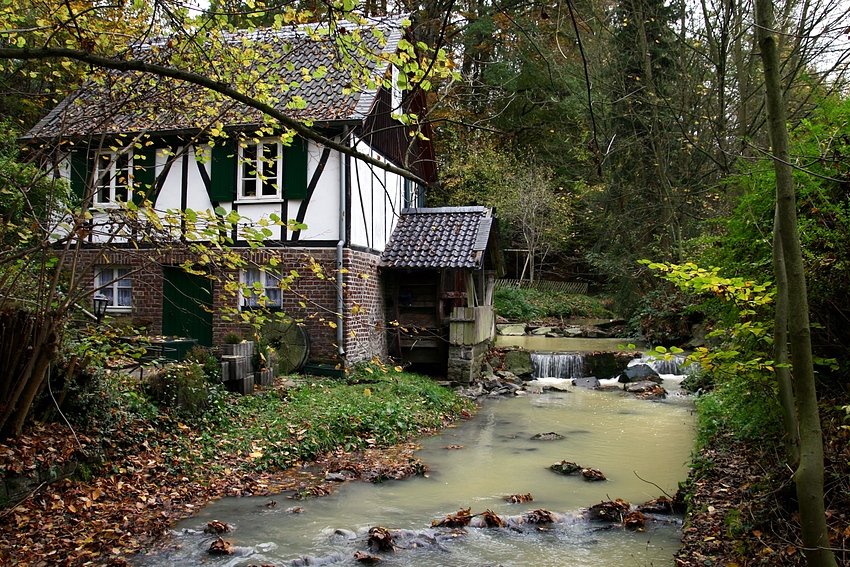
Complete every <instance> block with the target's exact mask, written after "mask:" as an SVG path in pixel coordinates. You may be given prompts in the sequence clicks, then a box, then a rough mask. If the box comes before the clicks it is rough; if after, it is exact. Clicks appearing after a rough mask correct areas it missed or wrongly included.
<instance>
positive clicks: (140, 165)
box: [133, 146, 156, 205]
mask: <svg viewBox="0 0 850 567" xmlns="http://www.w3.org/2000/svg"><path fill="white" fill-rule="evenodd" d="M155 182H156V148H155V147H154V146H146V147H144V148H142V149H141V150H138V151H136V152H135V154H134V155H133V202H134V203H136V204H137V205H141V204H142V201H143V200H144V198H145V197H147V198H148V199H151V200H153V199H154V198H155V197H154V183H155Z"/></svg>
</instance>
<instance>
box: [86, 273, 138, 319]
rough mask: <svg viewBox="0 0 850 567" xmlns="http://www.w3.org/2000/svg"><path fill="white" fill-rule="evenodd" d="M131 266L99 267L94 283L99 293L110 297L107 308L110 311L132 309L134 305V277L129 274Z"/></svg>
mask: <svg viewBox="0 0 850 567" xmlns="http://www.w3.org/2000/svg"><path fill="white" fill-rule="evenodd" d="M129 273H130V269H129V268H113V267H108V268H99V269H98V270H97V274H96V275H95V279H94V285H95V288H97V289H98V291H97V293H102V294H103V295H105V296H106V297H107V298H109V304H108V305H107V306H106V309H107V310H109V311H130V309H131V308H132V307H133V279H132V278H131V277H129V276H128V275H127V274H129Z"/></svg>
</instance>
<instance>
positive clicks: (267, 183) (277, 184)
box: [236, 138, 284, 202]
mask: <svg viewBox="0 0 850 567" xmlns="http://www.w3.org/2000/svg"><path fill="white" fill-rule="evenodd" d="M269 154H271V155H272V156H273V157H272V158H262V159H258V158H259V156H264V155H269ZM258 161H259V162H260V164H261V165H258ZM283 166H284V164H283V144H282V143H281V141H280V138H263V139H260V140H252V141H250V142H247V143H243V144H240V145H239V169H238V175H239V181H238V185H237V187H238V195H237V198H236V200H237V202H238V201H243V202H244V201H279V200H280V199H281V197H282V195H283Z"/></svg>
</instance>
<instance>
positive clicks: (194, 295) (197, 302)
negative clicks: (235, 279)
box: [162, 266, 213, 346]
mask: <svg viewBox="0 0 850 567" xmlns="http://www.w3.org/2000/svg"><path fill="white" fill-rule="evenodd" d="M162 271H163V276H164V284H163V288H162V293H163V301H162V334H163V335H174V336H177V337H189V338H193V339H197V340H198V344H200V345H204V346H212V333H213V324H212V322H213V316H212V300H213V295H212V294H213V282H212V280H210V279H208V278H205V277H204V276H199V275H195V274H187V273H186V272H185V271H183V269H182V268H174V267H170V266H163V268H162Z"/></svg>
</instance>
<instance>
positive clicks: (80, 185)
mask: <svg viewBox="0 0 850 567" xmlns="http://www.w3.org/2000/svg"><path fill="white" fill-rule="evenodd" d="M90 175H91V162H90V161H89V156H88V152H87V151H86V150H74V151H72V152H71V192H72V193H73V194H74V195H75V196H76V197H77V198H78V199H83V198H85V196H86V187H87V185H88V182H89V176H90Z"/></svg>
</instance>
